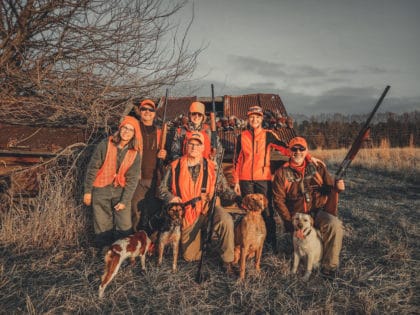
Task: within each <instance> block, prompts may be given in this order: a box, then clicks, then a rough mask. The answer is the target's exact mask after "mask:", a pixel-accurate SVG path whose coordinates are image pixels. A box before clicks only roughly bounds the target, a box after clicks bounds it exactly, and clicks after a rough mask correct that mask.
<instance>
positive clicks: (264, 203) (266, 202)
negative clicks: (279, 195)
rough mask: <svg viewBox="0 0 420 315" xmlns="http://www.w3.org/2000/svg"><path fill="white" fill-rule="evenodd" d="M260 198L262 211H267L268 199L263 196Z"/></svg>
mask: <svg viewBox="0 0 420 315" xmlns="http://www.w3.org/2000/svg"><path fill="white" fill-rule="evenodd" d="M261 196H262V198H263V205H264V209H267V207H268V199H267V197H266V196H264V195H263V194H261Z"/></svg>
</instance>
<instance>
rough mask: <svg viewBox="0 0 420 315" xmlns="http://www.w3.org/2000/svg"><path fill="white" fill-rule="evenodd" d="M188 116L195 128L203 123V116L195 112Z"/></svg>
mask: <svg viewBox="0 0 420 315" xmlns="http://www.w3.org/2000/svg"><path fill="white" fill-rule="evenodd" d="M188 116H189V117H190V120H191V122H192V123H193V124H194V125H196V126H198V125H199V124H201V123H202V122H203V119H204V116H203V114H201V113H197V112H190V113H189V114H188Z"/></svg>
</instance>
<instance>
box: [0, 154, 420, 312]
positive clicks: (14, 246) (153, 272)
mask: <svg viewBox="0 0 420 315" xmlns="http://www.w3.org/2000/svg"><path fill="white" fill-rule="evenodd" d="M345 153H346V150H334V151H328V150H325V151H314V152H312V154H313V156H315V157H318V158H321V159H324V160H325V161H326V162H327V164H328V166H329V168H330V170H331V171H332V172H334V171H335V170H336V169H337V166H338V165H337V163H338V162H339V161H340V160H341V159H342V158H343V157H344V155H345ZM419 153H420V150H419V149H415V148H403V149H389V148H379V149H369V150H368V149H366V150H362V152H361V153H360V156H358V158H357V160H355V161H354V163H353V164H352V167H351V168H350V169H349V171H348V172H347V174H346V191H345V192H343V193H342V194H341V195H340V204H339V216H340V218H341V219H342V220H343V222H344V226H345V238H344V244H343V250H342V254H341V258H342V261H341V267H340V274H339V276H338V277H337V278H336V279H335V280H326V279H324V278H322V277H321V276H320V275H319V274H318V273H317V272H315V273H314V274H313V275H312V277H311V279H310V280H309V282H307V283H305V282H303V281H301V280H300V277H301V275H300V276H297V277H296V276H292V275H290V274H289V269H290V263H291V251H292V247H291V241H290V236H289V235H285V234H280V233H279V234H278V240H279V254H277V255H274V254H272V253H271V252H265V253H264V254H263V260H262V274H261V275H260V276H257V275H256V274H255V273H254V272H253V266H252V264H251V263H249V264H248V267H247V269H248V270H249V272H248V274H247V278H246V280H245V281H244V282H243V283H240V282H238V281H237V280H236V279H235V278H227V277H226V275H225V274H224V273H223V271H222V270H221V267H220V263H219V259H218V255H217V252H216V250H215V247H213V246H212V247H211V252H210V253H209V255H208V256H207V257H208V259H207V260H206V261H205V266H204V268H205V272H206V275H207V281H205V282H204V283H203V284H201V285H199V284H196V283H195V281H194V276H195V273H196V270H197V264H195V263H186V262H184V261H182V260H181V261H180V263H179V271H178V273H176V274H173V273H172V272H171V271H170V269H171V263H170V255H169V253H168V255H167V256H166V257H165V260H164V264H163V266H162V267H161V268H159V269H158V268H156V266H155V264H156V258H155V257H151V258H149V260H148V261H147V268H148V270H147V272H146V273H145V274H142V273H141V272H140V267H139V264H138V265H137V266H136V267H134V268H131V267H130V266H123V268H122V270H120V272H119V273H118V274H117V276H116V277H115V279H114V280H113V281H112V282H111V284H110V285H109V286H108V288H107V290H106V291H105V298H104V299H103V300H99V299H98V297H97V293H98V286H99V280H100V279H99V278H100V275H101V274H102V271H103V262H102V260H101V259H100V258H98V257H96V256H95V253H94V251H93V250H92V249H91V247H90V240H91V239H92V235H91V233H92V232H91V231H92V227H91V210H90V209H89V208H86V207H83V206H81V203H80V199H79V198H80V197H78V198H74V195H76V192H77V190H76V191H75V188H74V186H77V185H74V183H73V182H72V181H69V180H67V181H66V180H61V178H55V177H54V176H53V175H52V174H51V176H50V177H48V178H47V179H46V180H45V181H44V183H43V186H42V190H41V194H40V196H39V197H38V198H37V199H36V200H34V201H33V203H32V206H31V209H30V210H29V211H28V210H24V209H23V208H22V207H23V206H21V205H20V204H19V203H18V201H15V203H14V204H13V207H12V208H11V209H10V210H9V211H6V212H2V213H0V216H1V217H0V219H1V226H0V246H1V247H0V292H1V294H0V305H1V308H0V313H1V314H39V313H43V314H101V313H105V314H111V313H112V314H198V313H200V314H202V313H204V314H208V313H217V314H232V313H239V314H244V313H246V314H264V313H270V314H271V313H272V314H390V313H399V314H415V313H417V314H418V310H419V300H420V299H419V287H418V283H419V277H418V275H419V274H420V264H419V259H420V254H419V251H418V249H419V248H420V232H419V228H418V224H419V222H420V220H419V216H420V211H419V209H420V200H419V199H420V198H419V191H420V177H419V174H420V166H419V160H420V155H419ZM279 230H280V229H279Z"/></svg>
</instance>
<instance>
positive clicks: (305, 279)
mask: <svg viewBox="0 0 420 315" xmlns="http://www.w3.org/2000/svg"><path fill="white" fill-rule="evenodd" d="M310 276H311V273H310V272H309V273H308V272H306V273H305V275H304V276H303V277H302V280H303V281H304V282H308V281H309V277H310Z"/></svg>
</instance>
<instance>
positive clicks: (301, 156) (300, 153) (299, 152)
mask: <svg viewBox="0 0 420 315" xmlns="http://www.w3.org/2000/svg"><path fill="white" fill-rule="evenodd" d="M290 151H291V152H292V160H293V162H295V163H296V164H298V165H301V164H302V163H303V161H304V160H305V157H306V155H307V154H308V150H307V148H305V147H303V146H301V145H295V146H293V147H291V148H290Z"/></svg>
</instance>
